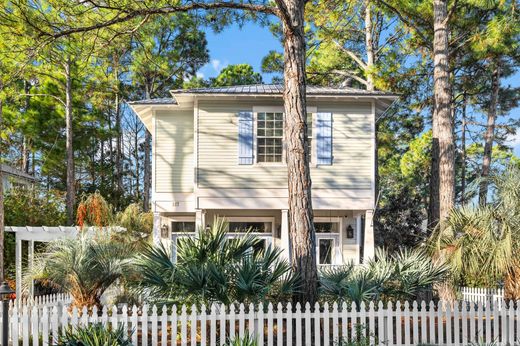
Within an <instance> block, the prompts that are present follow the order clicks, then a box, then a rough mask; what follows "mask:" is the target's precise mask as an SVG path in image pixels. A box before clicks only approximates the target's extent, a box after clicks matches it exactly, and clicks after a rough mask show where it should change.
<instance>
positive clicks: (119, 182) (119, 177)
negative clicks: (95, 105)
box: [114, 92, 123, 207]
mask: <svg viewBox="0 0 520 346" xmlns="http://www.w3.org/2000/svg"><path fill="white" fill-rule="evenodd" d="M120 105H121V102H120V101H119V92H116V96H115V100H114V113H115V120H116V123H115V127H116V128H115V130H116V158H115V161H116V191H117V193H116V202H115V204H116V206H118V207H119V206H120V204H121V202H120V201H121V199H122V195H123V160H122V158H121V157H122V155H121V110H120Z"/></svg>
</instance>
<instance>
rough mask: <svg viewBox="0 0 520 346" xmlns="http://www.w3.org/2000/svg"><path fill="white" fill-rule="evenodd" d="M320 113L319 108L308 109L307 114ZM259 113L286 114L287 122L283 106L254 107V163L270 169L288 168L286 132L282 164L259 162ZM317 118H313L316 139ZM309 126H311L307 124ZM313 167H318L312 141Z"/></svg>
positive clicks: (312, 126) (314, 144) (283, 138)
mask: <svg viewBox="0 0 520 346" xmlns="http://www.w3.org/2000/svg"><path fill="white" fill-rule="evenodd" d="M317 112H318V107H314V106H311V107H307V113H312V114H313V115H315V114H316V113H317ZM258 113H283V114H284V120H285V110H284V107H283V106H253V155H254V157H253V163H254V165H257V166H269V167H276V166H286V165H287V159H286V156H287V155H286V154H287V150H286V146H285V131H284V132H283V136H282V162H258V138H257V133H258V131H257V130H258ZM315 118H316V116H313V117H312V124H311V128H312V134H313V138H314V133H315V131H316V129H315V127H314V124H315V121H316V119H315ZM307 126H309V124H307ZM311 158H312V159H311V161H312V162H311V164H310V165H311V167H316V161H317V158H316V141H315V140H313V141H312V145H311Z"/></svg>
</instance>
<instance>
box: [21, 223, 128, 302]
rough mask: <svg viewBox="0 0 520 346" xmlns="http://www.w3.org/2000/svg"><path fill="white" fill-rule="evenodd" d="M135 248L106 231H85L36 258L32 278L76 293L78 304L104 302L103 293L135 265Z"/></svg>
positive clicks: (61, 241)
mask: <svg viewBox="0 0 520 346" xmlns="http://www.w3.org/2000/svg"><path fill="white" fill-rule="evenodd" d="M132 256H133V251H132V248H131V247H129V246H128V245H125V244H121V243H119V242H115V241H112V240H111V238H110V234H109V233H107V232H106V231H104V232H101V231H98V232H96V231H90V232H83V233H81V234H80V235H79V236H78V237H77V238H74V239H61V240H55V241H52V242H50V243H49V244H48V245H47V248H46V250H45V252H43V253H41V254H39V255H38V257H37V258H36V260H35V261H34V263H35V267H34V268H33V272H32V273H30V277H31V278H32V279H36V280H41V281H43V282H45V283H47V284H49V285H52V286H55V287H58V288H60V289H62V290H64V291H66V292H68V293H70V294H71V295H72V297H73V298H74V304H75V305H76V306H94V305H100V298H101V296H102V295H103V293H104V292H105V291H106V290H107V289H108V288H109V287H110V286H111V285H112V284H113V283H114V282H115V281H116V280H118V279H119V278H122V277H123V274H126V273H128V272H129V271H130V270H131V268H132V260H131V257H132Z"/></svg>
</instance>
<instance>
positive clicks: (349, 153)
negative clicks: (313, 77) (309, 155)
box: [198, 100, 373, 190]
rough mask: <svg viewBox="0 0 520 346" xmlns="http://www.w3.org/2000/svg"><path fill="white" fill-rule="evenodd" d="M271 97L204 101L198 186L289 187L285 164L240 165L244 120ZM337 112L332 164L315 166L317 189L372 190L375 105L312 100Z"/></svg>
mask: <svg viewBox="0 0 520 346" xmlns="http://www.w3.org/2000/svg"><path fill="white" fill-rule="evenodd" d="M267 105H269V106H273V105H276V106H278V105H279V106H281V104H273V102H270V103H266V101H262V102H259V101H248V102H245V101H233V102H223V101H217V100H212V101H199V112H198V121H199V144H198V187H199V188H211V189H226V188H243V189H247V188H256V189H258V188H271V189H272V188H279V189H286V188H287V183H286V182H287V169H286V167H285V166H284V165H283V164H254V165H238V159H237V152H238V143H237V138H238V119H237V113H238V112H239V111H241V110H252V109H253V106H267ZM309 106H310V107H312V106H314V107H317V108H318V112H332V113H333V155H334V161H333V165H332V166H319V167H312V168H311V177H312V183H313V189H330V188H333V189H363V190H366V189H370V188H371V183H372V179H373V177H372V169H373V167H372V152H373V149H372V134H371V122H372V108H371V104H370V103H352V102H350V103H334V102H326V103H325V102H320V103H317V104H316V103H314V104H313V103H309Z"/></svg>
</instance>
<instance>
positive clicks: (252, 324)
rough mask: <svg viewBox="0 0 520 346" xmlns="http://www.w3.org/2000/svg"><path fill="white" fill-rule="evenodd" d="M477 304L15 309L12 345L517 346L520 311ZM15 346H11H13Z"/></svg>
mask: <svg viewBox="0 0 520 346" xmlns="http://www.w3.org/2000/svg"><path fill="white" fill-rule="evenodd" d="M491 306H492V305H487V306H485V305H484V304H483V303H482V302H479V303H477V304H474V303H461V302H459V303H455V304H446V303H439V305H436V304H434V303H433V302H430V303H428V304H427V303H425V302H421V303H418V302H413V303H412V304H409V303H408V302H405V303H404V304H401V303H399V302H397V303H396V304H395V305H392V303H388V305H384V304H383V303H382V302H380V303H378V304H376V305H374V303H370V304H369V305H368V306H366V305H365V304H361V305H360V306H359V308H358V307H356V306H355V304H353V305H352V306H350V305H347V304H341V305H340V306H338V304H336V303H334V304H332V305H329V304H327V303H326V304H323V305H319V304H316V305H315V306H312V307H311V306H310V305H309V304H306V305H305V306H300V305H299V304H297V305H296V306H293V305H291V304H290V303H289V304H283V305H282V304H277V305H276V306H273V305H271V304H269V305H267V306H264V305H262V304H260V305H247V306H246V305H243V304H240V305H230V306H224V305H212V306H211V307H209V308H206V307H204V306H202V307H200V308H198V309H197V308H196V307H195V306H192V307H187V306H182V307H180V308H179V309H177V307H175V306H174V307H167V306H162V307H160V308H158V307H156V306H152V307H149V306H146V305H145V306H143V307H142V308H138V307H136V306H133V307H130V308H128V307H126V306H123V307H119V308H118V307H112V308H110V309H108V308H107V307H106V306H105V307H104V308H103V309H102V311H98V310H97V308H94V309H92V310H91V311H87V309H86V308H83V309H81V310H78V309H77V308H71V307H70V306H67V305H64V306H63V307H62V308H61V309H58V308H57V307H56V306H55V307H53V308H48V307H47V306H44V307H43V308H42V309H39V308H38V307H37V306H32V307H31V306H28V305H24V306H23V307H22V308H21V309H19V307H18V306H16V305H13V306H12V308H11V309H10V316H11V318H10V329H11V333H10V334H11V338H12V340H15V341H19V344H20V345H23V346H29V345H33V346H37V345H51V344H55V343H56V340H57V338H58V335H59V333H61V332H62V331H63V330H64V328H68V327H76V326H84V325H87V324H94V323H102V324H104V325H109V326H112V327H117V326H123V328H125V329H126V330H127V331H128V333H129V335H131V340H132V343H133V344H134V345H136V346H137V345H153V346H155V345H161V346H166V345H172V346H173V345H223V344H224V343H225V342H226V341H228V340H229V339H233V338H235V337H243V336H244V335H246V334H250V335H252V336H253V337H254V338H256V339H257V340H258V344H259V345H269V346H274V345H298V346H299V345H317V346H320V345H327V346H328V345H341V344H343V345H346V344H347V342H352V341H356V340H357V341H361V342H363V343H364V344H370V345H383V344H385V345H390V346H392V345H417V344H436V345H468V344H470V343H484V342H485V343H487V344H490V343H494V344H497V345H513V344H518V343H520V309H519V308H518V307H517V306H518V305H515V306H513V304H510V305H509V306H507V304H502V305H501V308H496V307H495V308H490V307H491ZM14 344H16V343H14Z"/></svg>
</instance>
